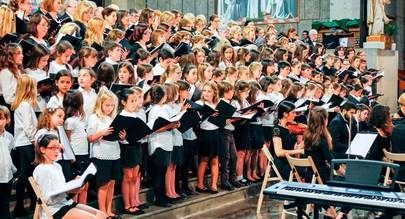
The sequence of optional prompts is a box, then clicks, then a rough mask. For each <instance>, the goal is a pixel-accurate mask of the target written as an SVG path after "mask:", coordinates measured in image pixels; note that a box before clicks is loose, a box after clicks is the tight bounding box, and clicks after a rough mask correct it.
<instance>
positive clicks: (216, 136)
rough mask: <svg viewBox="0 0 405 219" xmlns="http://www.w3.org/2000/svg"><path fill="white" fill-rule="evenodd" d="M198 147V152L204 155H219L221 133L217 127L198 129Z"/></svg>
mask: <svg viewBox="0 0 405 219" xmlns="http://www.w3.org/2000/svg"><path fill="white" fill-rule="evenodd" d="M199 134H200V136H199V140H200V147H199V153H200V155H201V156H204V157H215V156H218V155H219V148H220V147H221V146H220V144H221V142H222V141H221V133H220V130H219V129H216V130H202V129H201V131H200V133H199Z"/></svg>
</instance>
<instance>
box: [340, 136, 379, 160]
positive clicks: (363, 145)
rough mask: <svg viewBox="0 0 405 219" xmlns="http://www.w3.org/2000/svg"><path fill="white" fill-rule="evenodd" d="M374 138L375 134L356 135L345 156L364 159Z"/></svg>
mask: <svg viewBox="0 0 405 219" xmlns="http://www.w3.org/2000/svg"><path fill="white" fill-rule="evenodd" d="M376 138H377V134H370V133H357V135H356V136H355V137H354V139H353V141H352V143H351V144H350V147H349V148H348V149H347V151H346V154H350V155H357V156H361V157H366V156H367V153H368V151H369V150H370V148H371V145H373V143H374V141H375V139H376Z"/></svg>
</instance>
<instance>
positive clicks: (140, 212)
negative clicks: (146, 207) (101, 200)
mask: <svg viewBox="0 0 405 219" xmlns="http://www.w3.org/2000/svg"><path fill="white" fill-rule="evenodd" d="M131 208H132V207H131ZM131 208H127V209H124V210H123V211H122V213H123V214H129V215H140V214H144V213H145V211H143V210H141V209H138V210H136V211H130V210H129V209H131Z"/></svg>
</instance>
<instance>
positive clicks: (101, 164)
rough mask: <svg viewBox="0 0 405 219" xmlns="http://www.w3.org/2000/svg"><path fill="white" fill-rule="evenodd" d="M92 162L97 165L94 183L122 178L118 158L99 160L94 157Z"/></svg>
mask: <svg viewBox="0 0 405 219" xmlns="http://www.w3.org/2000/svg"><path fill="white" fill-rule="evenodd" d="M94 163H95V165H96V167H97V173H96V183H98V184H105V183H108V182H109V181H110V180H120V179H121V178H122V168H121V163H120V159H117V160H100V159H97V158H95V159H94Z"/></svg>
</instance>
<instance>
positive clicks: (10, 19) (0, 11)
mask: <svg viewBox="0 0 405 219" xmlns="http://www.w3.org/2000/svg"><path fill="white" fill-rule="evenodd" d="M0 20H1V21H2V23H3V25H1V26H0V37H3V36H4V35H6V34H7V33H14V32H15V31H16V29H15V28H16V27H15V26H16V24H15V15H14V12H13V10H11V9H10V8H8V7H7V6H5V5H2V6H0Z"/></svg>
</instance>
